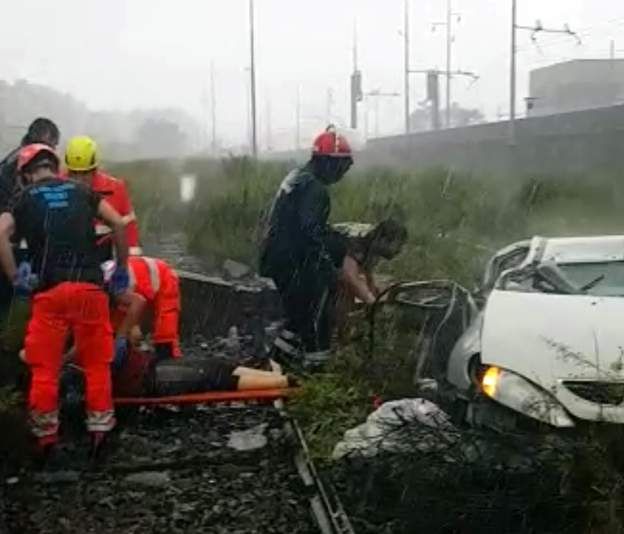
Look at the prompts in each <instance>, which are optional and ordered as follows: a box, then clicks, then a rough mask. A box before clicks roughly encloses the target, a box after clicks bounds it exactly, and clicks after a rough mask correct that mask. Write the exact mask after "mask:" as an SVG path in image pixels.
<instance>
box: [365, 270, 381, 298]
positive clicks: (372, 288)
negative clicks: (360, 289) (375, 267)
mask: <svg viewBox="0 0 624 534" xmlns="http://www.w3.org/2000/svg"><path fill="white" fill-rule="evenodd" d="M364 276H365V277H366V284H367V285H368V288H369V289H370V291H371V292H372V293H373V295H375V297H376V296H377V295H379V288H378V287H377V284H376V283H375V277H374V276H373V273H371V272H370V271H365V272H364Z"/></svg>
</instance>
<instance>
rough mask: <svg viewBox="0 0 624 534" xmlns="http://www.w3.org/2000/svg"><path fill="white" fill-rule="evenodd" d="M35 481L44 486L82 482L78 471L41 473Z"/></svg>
mask: <svg viewBox="0 0 624 534" xmlns="http://www.w3.org/2000/svg"><path fill="white" fill-rule="evenodd" d="M35 480H36V481H37V482H41V483H43V484H73V483H74V482H78V480H80V474H79V473H78V471H72V470H67V471H51V472H43V473H39V474H38V475H37V476H36V477H35Z"/></svg>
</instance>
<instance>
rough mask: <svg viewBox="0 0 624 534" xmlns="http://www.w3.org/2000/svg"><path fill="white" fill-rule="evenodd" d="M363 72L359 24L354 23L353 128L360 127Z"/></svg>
mask: <svg viewBox="0 0 624 534" xmlns="http://www.w3.org/2000/svg"><path fill="white" fill-rule="evenodd" d="M362 97H363V95H362V72H361V71H360V70H359V69H358V53H357V24H356V23H355V22H354V23H353V74H351V128H352V129H353V130H355V129H357V127H358V102H361V101H362Z"/></svg>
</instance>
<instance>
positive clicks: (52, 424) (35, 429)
mask: <svg viewBox="0 0 624 534" xmlns="http://www.w3.org/2000/svg"><path fill="white" fill-rule="evenodd" d="M29 415H30V429H31V431H32V433H33V434H34V436H35V437H37V438H43V437H46V436H55V435H56V434H57V432H58V428H59V413H58V410H53V411H51V412H41V411H39V410H30V414H29Z"/></svg>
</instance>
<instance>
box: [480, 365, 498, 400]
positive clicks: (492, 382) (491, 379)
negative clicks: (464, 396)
mask: <svg viewBox="0 0 624 534" xmlns="http://www.w3.org/2000/svg"><path fill="white" fill-rule="evenodd" d="M499 378H500V369H499V368H498V367H488V368H487V370H486V371H485V373H484V374H483V378H482V379H481V387H482V388H483V393H485V394H486V395H487V396H488V397H494V396H495V395H496V389H497V388H498V381H499Z"/></svg>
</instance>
